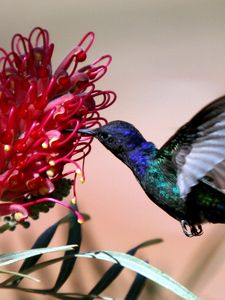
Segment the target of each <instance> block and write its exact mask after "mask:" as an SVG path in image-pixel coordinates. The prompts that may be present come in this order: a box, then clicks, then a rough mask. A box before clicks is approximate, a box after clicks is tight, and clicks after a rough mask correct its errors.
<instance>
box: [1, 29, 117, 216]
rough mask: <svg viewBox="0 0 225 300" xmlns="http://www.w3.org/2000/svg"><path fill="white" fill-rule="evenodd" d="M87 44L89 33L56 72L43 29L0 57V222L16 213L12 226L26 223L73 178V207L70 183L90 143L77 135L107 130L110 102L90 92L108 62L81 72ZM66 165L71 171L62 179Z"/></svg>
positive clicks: (109, 96) (106, 94)
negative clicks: (65, 180)
mask: <svg viewBox="0 0 225 300" xmlns="http://www.w3.org/2000/svg"><path fill="white" fill-rule="evenodd" d="M93 41H94V33H93V32H89V33H87V34H86V35H85V36H84V37H83V39H82V40H81V41H80V42H79V43H78V45H77V46H76V47H75V48H74V49H73V50H72V51H71V52H70V53H69V54H68V55H67V56H66V57H65V58H64V60H63V61H62V63H61V64H60V65H59V66H58V68H57V69H56V71H55V72H53V71H52V65H51V58H52V53H53V49H54V44H52V43H50V41H49V34H48V31H47V30H45V29H42V28H34V29H33V30H32V31H31V33H30V35H29V36H28V37H24V36H22V35H21V34H16V35H15V36H14V37H13V39H12V44H11V51H10V52H6V51H5V50H4V49H0V53H1V57H0V157H1V159H0V199H1V201H4V203H1V204H0V215H7V214H11V213H13V214H15V213H18V212H19V213H20V214H19V217H18V219H19V220H24V219H25V218H27V216H28V215H29V209H28V208H29V207H31V206H32V205H34V204H37V203H40V202H46V201H52V202H58V200H57V199H54V198H52V197H51V194H52V193H54V190H55V189H56V186H57V184H60V180H61V179H62V178H64V177H65V176H67V175H69V174H71V173H73V174H74V189H73V190H74V192H73V193H74V198H73V202H74V199H75V196H76V195H75V177H76V175H79V176H81V181H82V180H84V170H83V162H84V158H85V156H86V155H87V154H88V153H89V152H90V149H91V146H90V143H91V141H92V138H91V137H83V136H81V135H80V134H79V133H78V132H77V131H78V129H79V128H84V127H86V128H87V127H88V128H89V127H94V126H99V125H100V124H101V123H102V122H103V123H105V122H106V120H105V119H104V118H102V117H101V116H100V113H99V111H100V110H102V109H105V108H106V107H108V106H110V105H111V104H112V103H113V102H114V101H115V98H116V95H115V93H114V92H112V91H107V90H106V91H102V90H97V89H96V88H95V82H96V81H97V80H99V79H100V78H101V77H102V76H104V74H105V73H106V71H107V67H108V65H109V64H110V62H111V56H109V55H105V56H102V57H101V58H99V59H97V60H96V61H94V62H93V63H91V64H88V65H83V62H84V61H85V60H86V56H87V52H88V50H89V49H90V47H91V46H92V43H93ZM80 64H82V66H81V67H80ZM67 129H73V130H72V131H71V133H66V130H67ZM78 161H81V163H79V162H78ZM68 163H72V165H73V168H72V169H71V171H69V172H65V170H64V169H65V165H66V164H68ZM60 203H62V202H60ZM64 206H67V205H66V204H65V203H64ZM75 213H76V214H77V215H78V217H79V218H81V216H80V215H79V213H78V212H77V211H75ZM17 216H18V214H17Z"/></svg>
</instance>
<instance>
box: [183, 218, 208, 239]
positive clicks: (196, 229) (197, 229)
mask: <svg viewBox="0 0 225 300" xmlns="http://www.w3.org/2000/svg"><path fill="white" fill-rule="evenodd" d="M180 224H181V227H182V229H183V232H184V234H185V235H186V236H188V237H193V236H199V235H202V234H203V230H202V226H201V225H197V226H194V225H190V224H189V223H188V222H187V221H186V220H181V222H180Z"/></svg>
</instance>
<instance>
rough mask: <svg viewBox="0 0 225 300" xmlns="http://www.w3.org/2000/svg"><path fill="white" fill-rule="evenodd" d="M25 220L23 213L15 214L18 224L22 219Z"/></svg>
mask: <svg viewBox="0 0 225 300" xmlns="http://www.w3.org/2000/svg"><path fill="white" fill-rule="evenodd" d="M23 218H24V215H23V214H22V213H21V212H19V211H18V212H16V213H15V214H14V219H15V220H16V221H17V222H19V221H20V220H21V219H23Z"/></svg>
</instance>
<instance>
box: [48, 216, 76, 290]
mask: <svg viewBox="0 0 225 300" xmlns="http://www.w3.org/2000/svg"><path fill="white" fill-rule="evenodd" d="M68 222H69V231H68V238H67V245H70V244H76V245H78V246H77V247H76V248H74V249H73V250H69V251H66V252H65V255H64V257H67V256H70V255H71V254H72V255H73V256H72V257H71V258H70V259H66V260H64V261H63V262H62V265H61V268H60V271H59V275H58V277H57V279H56V282H55V285H54V287H53V288H52V290H54V291H57V290H59V289H60V288H61V286H62V285H63V284H64V283H65V281H66V280H67V279H68V277H69V276H70V274H71V273H72V271H73V267H74V264H75V262H76V259H77V258H76V256H75V254H76V253H78V252H79V250H80V244H81V225H80V223H78V222H77V217H76V216H75V215H74V214H73V213H70V215H69V219H68Z"/></svg>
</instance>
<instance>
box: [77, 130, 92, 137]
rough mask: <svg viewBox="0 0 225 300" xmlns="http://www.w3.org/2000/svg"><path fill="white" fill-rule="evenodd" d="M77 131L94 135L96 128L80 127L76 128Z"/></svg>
mask: <svg viewBox="0 0 225 300" xmlns="http://www.w3.org/2000/svg"><path fill="white" fill-rule="evenodd" d="M77 132H79V133H84V134H86V135H91V136H95V135H96V130H95V129H89V128H80V129H78V130H77Z"/></svg>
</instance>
